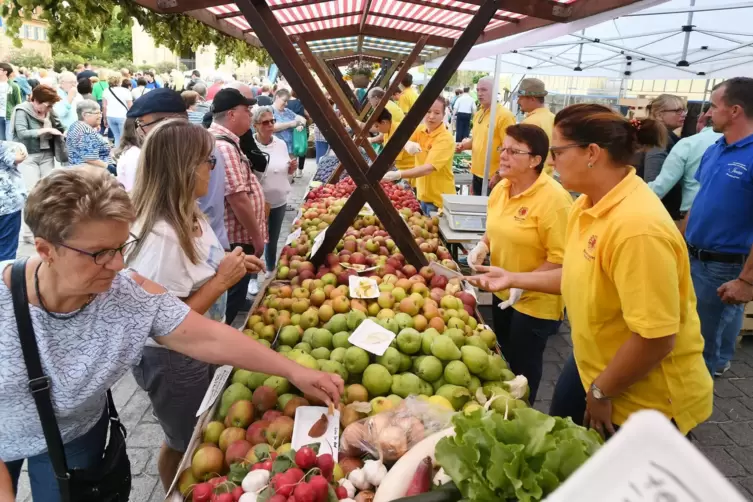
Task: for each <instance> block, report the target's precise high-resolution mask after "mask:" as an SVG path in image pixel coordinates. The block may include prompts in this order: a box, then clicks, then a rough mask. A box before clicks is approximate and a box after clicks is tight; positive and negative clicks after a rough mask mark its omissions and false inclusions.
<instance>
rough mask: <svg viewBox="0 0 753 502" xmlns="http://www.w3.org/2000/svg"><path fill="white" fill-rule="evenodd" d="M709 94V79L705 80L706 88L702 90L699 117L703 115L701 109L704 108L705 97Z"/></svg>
mask: <svg viewBox="0 0 753 502" xmlns="http://www.w3.org/2000/svg"><path fill="white" fill-rule="evenodd" d="M708 93H709V79H706V87H704V89H703V99H702V100H701V115H703V107H704V106H706V96H708Z"/></svg>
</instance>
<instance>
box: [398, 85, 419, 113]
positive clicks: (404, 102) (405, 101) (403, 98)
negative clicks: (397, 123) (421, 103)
mask: <svg viewBox="0 0 753 502" xmlns="http://www.w3.org/2000/svg"><path fill="white" fill-rule="evenodd" d="M417 99H418V93H417V92H416V90H415V89H414V88H413V86H410V87H407V88H405V89H403V92H401V93H400V97H399V98H398V100H397V105H398V106H399V107H400V109H401V110H402V111H403V113H408V110H410V109H411V107H412V106H413V103H415V102H416V100H417Z"/></svg>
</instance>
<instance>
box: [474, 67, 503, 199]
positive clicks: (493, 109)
mask: <svg viewBox="0 0 753 502" xmlns="http://www.w3.org/2000/svg"><path fill="white" fill-rule="evenodd" d="M501 64H502V55H501V54H497V57H496V58H495V59H494V84H492V102H491V105H490V110H489V134H488V136H487V138H486V160H485V161H484V181H483V183H482V185H481V193H480V194H476V195H482V196H483V195H486V192H487V190H488V188H489V167H490V166H489V164H490V163H491V160H492V148H494V124H496V123H497V105H498V102H497V94H499V67H500V65H501Z"/></svg>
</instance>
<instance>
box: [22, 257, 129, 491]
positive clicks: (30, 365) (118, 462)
mask: <svg viewBox="0 0 753 502" xmlns="http://www.w3.org/2000/svg"><path fill="white" fill-rule="evenodd" d="M11 293H12V296H13V310H14V312H15V316H16V325H17V326H18V336H19V338H20V340H21V349H22V350H23V354H24V362H25V363H26V370H27V372H28V374H29V390H30V392H31V395H32V396H33V397H34V402H35V403H36V406H37V412H38V413H39V420H40V421H41V422H42V430H43V431H44V438H45V441H46V442H47V451H48V454H49V455H50V461H51V463H52V468H53V470H54V471H55V477H56V478H57V480H58V485H59V486H60V495H61V498H62V500H63V502H95V501H97V502H127V501H128V496H129V494H130V492H131V464H130V462H129V461H128V455H127V453H126V442H125V438H126V430H125V427H124V426H123V424H121V423H120V419H119V418H118V412H117V410H116V409H115V403H114V402H113V400H112V393H111V392H110V391H109V390H108V391H107V413H108V415H109V418H110V440H109V442H108V443H107V446H106V447H105V451H104V456H103V457H102V460H101V461H100V462H99V463H98V464H97V465H96V466H95V467H92V468H90V469H72V470H69V469H68V464H67V462H66V460H65V450H64V449H63V440H62V438H61V437H60V430H59V429H58V422H57V419H56V418H55V412H54V410H53V408H52V400H51V396H50V379H49V377H47V376H46V375H45V374H44V372H43V371H42V363H41V362H40V360H39V349H38V348H37V340H36V338H35V337H34V328H33V326H32V324H31V315H30V314H29V297H28V294H27V290H26V259H25V258H24V259H19V260H16V261H15V262H14V263H13V268H12V270H11Z"/></svg>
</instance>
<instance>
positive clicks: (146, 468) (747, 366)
mask: <svg viewBox="0 0 753 502" xmlns="http://www.w3.org/2000/svg"><path fill="white" fill-rule="evenodd" d="M313 172H314V163H313V161H308V162H307V164H306V171H305V175H304V177H303V178H302V179H299V180H296V183H295V184H294V188H293V194H292V195H291V199H290V203H291V204H292V206H293V207H295V208H296V209H295V211H288V212H287V214H286V217H285V221H284V223H283V235H281V236H280V242H281V244H280V245H282V243H284V241H285V238H286V235H285V233H286V232H287V230H288V229H289V228H290V225H291V224H292V221H293V218H294V217H295V215H296V213H297V208H298V207H299V206H300V203H301V201H302V198H303V195H304V193H305V187H306V185H307V184H308V180H309V179H310V178H311V176H312V175H313ZM19 251H20V252H21V253H22V254H29V253H30V252H31V249H30V246H22V247H21V249H20V250H19ZM571 352H572V341H571V339H570V335H569V328H568V326H567V325H566V324H563V327H562V329H561V332H560V334H558V335H556V336H554V337H552V338H551V339H550V340H549V343H548V346H547V348H546V351H545V353H544V373H543V379H542V382H541V385H540V387H539V392H538V399H539V401H538V402H537V403H536V406H535V407H536V408H537V409H539V410H541V411H545V412H546V411H548V409H549V404H550V400H551V398H552V392H553V391H554V384H555V382H556V381H557V378H558V377H559V374H560V371H561V370H562V364H563V362H564V361H565V360H566V359H567V358H568V357H569V356H570V354H571ZM714 393H715V399H714V414H713V415H712V416H711V418H710V419H709V420H708V422H706V423H704V424H702V425H701V426H699V427H698V428H697V429H696V430H695V431H694V434H695V436H696V445H697V446H698V447H699V448H700V449H701V451H703V452H704V453H705V454H706V456H707V457H708V458H709V459H710V460H711V461H712V462H713V463H714V464H715V465H716V466H717V468H718V469H719V470H720V471H721V472H722V473H723V474H724V475H725V476H727V477H728V478H729V479H730V481H731V482H732V483H734V484H735V485H736V486H737V487H738V489H739V490H740V491H741V493H743V494H744V495H745V496H746V497H748V499H749V500H751V501H753V337H748V338H745V339H744V340H743V342H742V344H741V346H740V347H739V348H738V350H737V353H736V355H735V358H734V359H733V360H732V369H731V370H730V371H729V372H727V374H726V375H725V376H724V377H723V378H719V379H717V380H716V381H715V391H714ZM113 395H114V399H115V403H116V405H117V407H118V410H119V412H120V414H121V417H122V419H123V421H124V423H125V426H126V428H127V429H128V440H127V442H128V454H129V457H130V459H131V469H132V472H133V476H134V479H133V490H132V492H131V498H130V500H131V502H158V501H162V500H163V499H164V496H165V494H164V491H163V489H162V484H161V483H160V482H159V477H158V474H157V453H158V452H159V446H160V444H161V443H162V431H161V429H160V426H159V425H158V424H157V423H156V421H155V419H154V417H153V416H152V410H151V405H150V403H149V398H148V397H147V396H146V394H145V393H144V392H143V391H142V390H141V389H139V387H138V386H137V385H136V382H135V381H134V379H133V377H132V376H131V374H130V373H128V374H127V375H126V376H124V377H123V378H122V379H121V380H120V381H119V382H118V383H117V384H116V385H115V387H114V388H113ZM17 500H18V501H19V502H29V501H31V495H30V493H29V485H28V478H27V477H26V475H25V473H24V475H23V477H22V479H21V482H20V486H19V493H18V497H17ZM720 502H721V501H720Z"/></svg>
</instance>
